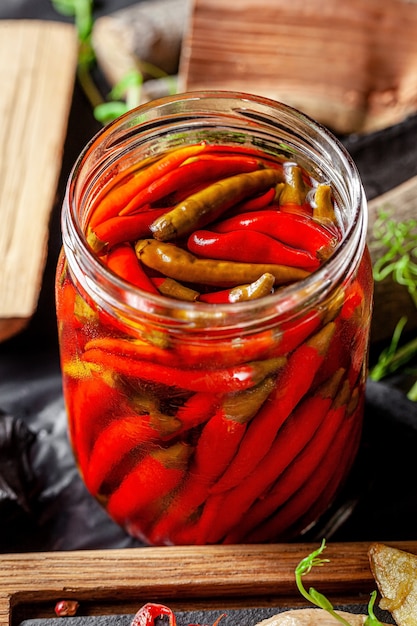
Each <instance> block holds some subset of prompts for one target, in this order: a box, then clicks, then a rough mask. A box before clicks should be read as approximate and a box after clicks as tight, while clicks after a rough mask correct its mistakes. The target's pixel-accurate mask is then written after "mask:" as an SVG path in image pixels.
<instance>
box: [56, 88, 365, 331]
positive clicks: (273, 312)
mask: <svg viewBox="0 0 417 626" xmlns="http://www.w3.org/2000/svg"><path fill="white" fill-rule="evenodd" d="M231 125H232V131H230V126H231ZM184 128H187V129H188V130H187V132H188V134H189V136H192V137H193V138H194V140H195V139H196V138H197V136H200V135H201V137H203V135H204V136H205V137H206V138H207V132H208V130H211V132H212V136H213V137H214V136H215V135H216V134H217V135H219V137H220V138H221V139H220V141H223V142H224V139H225V137H226V136H229V133H230V132H231V134H234V141H236V139H238V140H239V138H238V137H237V136H236V135H237V134H238V133H239V132H240V131H245V133H246V134H249V135H250V136H251V137H252V136H253V135H255V136H256V138H257V142H259V143H263V144H264V145H266V146H269V147H270V148H271V149H272V146H274V147H275V149H276V150H277V149H279V151H280V154H281V153H284V154H287V155H288V157H289V158H290V157H291V155H292V156H293V160H294V161H296V162H298V163H299V164H301V165H307V164H308V167H309V170H310V171H312V173H313V176H315V177H317V178H319V179H320V178H321V179H322V181H323V182H330V184H331V185H332V188H333V190H334V193H335V196H336V200H337V203H338V205H339V206H341V207H342V209H343V211H345V212H346V214H344V215H343V216H342V226H343V234H342V238H341V241H340V242H339V244H338V245H337V247H336V248H335V250H334V251H333V252H332V254H331V256H330V257H329V258H328V259H327V260H326V261H324V262H323V263H322V264H321V266H320V267H319V268H318V269H316V270H314V271H313V272H312V273H311V274H310V275H309V276H307V277H306V278H304V279H302V280H299V281H298V282H296V283H292V284H289V285H287V286H282V287H280V288H279V289H278V290H277V291H276V292H275V293H273V294H271V295H267V296H263V297H262V298H260V299H259V300H250V301H245V302H238V303H233V304H231V303H225V304H216V305H213V304H208V303H204V302H197V303H196V302H186V301H178V300H173V299H172V298H169V297H166V296H163V295H156V294H155V295H154V294H151V293H148V292H145V291H143V290H141V289H139V288H138V287H135V286H134V285H132V284H130V283H127V282H126V281H124V280H123V279H121V278H119V277H118V276H116V275H115V274H114V273H112V272H111V271H110V270H109V269H108V268H107V267H106V265H105V264H104V263H103V262H101V261H100V259H99V258H98V257H97V256H96V255H95V254H94V253H93V251H92V250H91V248H90V246H89V245H88V243H87V239H86V236H85V233H84V229H83V215H82V208H81V209H80V206H81V207H84V208H85V206H86V204H85V199H86V198H87V197H88V195H89V194H90V193H91V192H92V189H93V187H94V184H95V183H97V179H98V178H99V177H100V176H103V173H104V171H105V169H106V168H108V167H109V165H110V164H112V165H113V164H114V163H117V160H118V158H119V157H120V155H121V154H122V153H123V151H125V150H126V145H127V144H129V142H132V141H133V142H134V141H136V140H138V138H139V137H141V139H140V144H141V146H143V145H145V144H146V142H148V143H149V142H150V141H151V140H152V139H154V138H155V137H156V136H158V137H159V139H160V140H159V141H158V143H157V144H153V145H152V147H151V148H152V149H151V150H150V152H149V153H148V156H149V155H150V154H151V153H152V150H153V151H160V152H163V151H164V150H165V149H166V148H165V144H168V143H169V144H170V147H178V146H179V145H184V139H183V138H182V143H181V134H180V131H181V129H182V130H183V131H184ZM289 128H290V129H291V130H290V131H289V130H288V129H289ZM161 137H162V139H161ZM213 137H212V140H213ZM200 140H201V139H200ZM126 142H127V143H126ZM175 143H177V145H175ZM236 145H237V144H236ZM251 145H252V146H253V143H252V144H251ZM97 151H99V159H98V161H97V154H96V153H97ZM156 153H157V152H155V154H156ZM93 154H96V157H95V158H96V161H95V166H94V168H92V169H91V162H92V155H93ZM300 161H301V163H300ZM303 161H304V162H305V163H303ZM97 163H98V165H97ZM89 168H90V171H88V170H89ZM347 212H348V213H347ZM366 231H367V211H366V199H365V193H364V189H363V186H362V183H361V180H360V176H359V172H358V170H357V167H356V165H355V163H354V162H353V159H352V158H351V156H350V155H349V153H348V151H347V150H346V149H345V148H344V146H343V145H342V144H341V143H340V142H339V140H338V139H337V138H336V137H335V136H334V135H333V134H332V133H331V132H330V131H329V130H328V129H327V128H326V127H324V126H322V125H321V124H320V123H318V122H317V121H315V120H313V119H312V118H310V117H309V116H308V115H306V114H305V113H303V112H301V111H299V110H297V109H294V108H293V107H290V106H288V105H286V104H283V103H280V102H276V101H274V100H270V99H268V98H265V97H262V96H255V95H252V94H246V93H241V92H230V91H196V92H189V93H185V94H179V95H176V96H172V97H171V96H168V97H165V98H161V99H159V100H154V101H153V102H149V103H146V104H144V105H142V106H140V107H138V108H136V109H133V110H131V111H129V112H128V113H125V114H124V115H123V116H121V117H120V118H118V119H117V120H115V121H114V122H111V123H110V124H108V125H107V126H106V127H105V128H103V129H102V130H100V131H99V132H98V133H97V134H96V135H95V137H93V138H92V139H91V141H90V142H89V143H88V144H87V146H86V147H85V149H84V150H83V152H82V153H81V154H80V156H79V158H78V160H77V161H76V163H75V165H74V167H73V170H72V172H71V175H70V179H69V182H68V185H67V191H66V196H65V200H64V208H63V212H62V233H63V246H64V250H65V252H66V256H67V257H68V261H69V268H70V271H72V272H73V273H74V275H75V276H76V278H77V280H78V281H80V284H81V285H82V286H83V288H84V289H85V290H86V291H87V293H90V294H91V296H92V297H93V298H94V299H96V300H98V301H99V303H100V306H102V307H103V308H104V309H105V310H107V312H109V313H111V314H112V315H117V316H118V317H122V318H123V319H124V320H125V321H126V323H127V324H132V325H134V324H135V318H136V319H138V318H140V319H143V316H152V317H154V316H156V317H157V318H158V322H159V323H160V324H161V325H165V324H167V325H172V323H173V322H174V323H175V325H177V326H178V327H179V328H181V329H184V328H186V329H187V330H193V329H196V330H199V329H202V328H204V329H208V328H213V327H214V328H221V329H225V328H228V327H232V328H235V327H236V326H237V325H238V326H240V327H241V328H242V330H243V328H253V326H254V325H258V324H265V322H267V320H268V319H269V318H270V319H271V320H272V319H275V320H276V318H277V316H280V315H284V314H285V315H287V314H288V313H289V312H291V311H292V310H294V307H296V308H297V310H298V311H299V310H300V309H301V310H304V311H306V310H308V309H309V308H312V307H313V306H315V305H317V303H318V302H320V300H322V299H325V298H326V296H327V294H329V293H330V292H331V291H332V290H333V289H334V287H335V284H339V283H340V282H341V281H343V280H345V279H347V278H348V277H349V274H350V273H351V272H352V271H353V270H354V264H353V263H352V259H353V258H355V257H358V256H359V255H361V254H362V252H363V250H364V248H365V243H366ZM98 277H101V280H97V278H98Z"/></svg>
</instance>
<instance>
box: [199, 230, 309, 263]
mask: <svg viewBox="0 0 417 626" xmlns="http://www.w3.org/2000/svg"><path fill="white" fill-rule="evenodd" d="M187 248H188V250H189V251H190V252H192V253H193V254H196V255H198V256H200V257H201V256H202V257H208V258H212V259H223V260H226V261H243V262H245V263H259V260H260V259H262V262H263V263H275V264H277V265H288V266H290V267H301V268H303V269H305V270H306V271H312V270H314V269H317V268H318V267H319V265H320V261H319V259H318V258H317V257H315V256H313V255H311V254H310V253H308V252H305V251H304V250H298V249H297V248H290V246H288V245H286V244H284V243H281V242H280V241H277V240H276V239H273V238H272V237H270V236H269V235H265V234H264V233H260V232H257V231H250V232H248V231H247V230H244V229H240V230H233V231H228V232H227V233H215V232H211V231H208V230H196V231H195V232H194V233H193V234H192V235H190V237H189V238H188V241H187Z"/></svg>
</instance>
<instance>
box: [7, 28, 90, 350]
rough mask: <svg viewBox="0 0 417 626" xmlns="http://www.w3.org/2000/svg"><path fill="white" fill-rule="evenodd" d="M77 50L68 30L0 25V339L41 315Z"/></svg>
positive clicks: (74, 36)
mask: <svg viewBox="0 0 417 626" xmlns="http://www.w3.org/2000/svg"><path fill="white" fill-rule="evenodd" d="M77 49H78V44H77V37H76V32H75V29H74V27H73V26H72V25H70V24H63V23H58V22H43V21H37V20H16V21H14V20H0V83H1V85H2V88H1V92H0V120H1V122H0V211H1V215H2V219H1V224H2V227H1V229H0V294H1V299H0V340H2V339H6V338H8V337H10V336H11V335H13V334H15V333H16V332H18V331H19V330H21V329H22V328H23V327H24V326H25V325H26V324H27V322H28V320H29V319H30V317H31V316H32V314H33V313H34V311H35V310H36V306H37V302H38V296H39V290H40V286H41V282H42V274H43V269H44V264H45V259H46V253H47V242H48V228H49V218H50V213H51V210H52V207H53V204H54V200H55V195H56V188H57V182H58V176H59V173H60V170H61V159H62V151H63V146H64V141H65V136H66V129H67V120H68V114H69V109H70V105H71V99H72V91H73V85H74V77H75V68H76V62H77Z"/></svg>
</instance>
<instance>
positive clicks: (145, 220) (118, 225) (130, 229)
mask: <svg viewBox="0 0 417 626" xmlns="http://www.w3.org/2000/svg"><path fill="white" fill-rule="evenodd" d="M164 213H166V208H159V209H151V208H149V209H147V210H144V211H142V212H141V213H136V214H135V215H116V216H115V217H110V218H109V219H107V220H105V221H104V222H100V224H98V225H97V226H95V227H94V228H91V229H90V231H89V233H88V243H89V244H90V246H91V248H92V249H93V250H94V252H96V253H97V254H99V253H101V252H103V251H106V250H108V249H109V248H111V247H112V246H115V245H116V244H118V243H120V244H121V243H126V242H134V241H136V240H137V239H143V238H145V237H150V236H151V230H150V226H151V224H152V222H153V221H154V220H155V219H156V218H157V217H159V216H160V215H163V214H164Z"/></svg>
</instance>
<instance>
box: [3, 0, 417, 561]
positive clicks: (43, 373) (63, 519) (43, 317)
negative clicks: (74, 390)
mask: <svg viewBox="0 0 417 626" xmlns="http://www.w3.org/2000/svg"><path fill="white" fill-rule="evenodd" d="M129 4H133V2H132V1H129V0H102V1H101V2H97V3H96V7H97V9H96V13H95V15H96V16H98V15H103V14H106V13H110V12H112V11H114V10H117V9H118V8H122V7H123V6H126V5H129ZM10 18H31V19H33V18H40V19H57V20H60V19H64V18H62V17H61V16H59V15H57V14H56V12H55V11H54V9H53V8H52V6H51V4H50V2H49V0H37V1H36V2H33V0H2V2H1V3H0V19H10ZM416 128H417V118H410V119H408V120H406V121H405V122H404V123H402V124H400V125H398V126H396V127H393V128H392V129H387V130H386V131H381V132H379V133H375V134H373V135H370V136H366V137H361V136H350V137H344V138H342V139H343V141H344V143H345V145H346V146H347V148H348V149H349V150H350V152H351V154H352V156H353V157H354V158H355V160H356V162H357V164H358V167H359V169H360V172H361V175H362V179H363V182H364V185H365V190H366V192H367V195H368V198H372V197H374V196H376V195H379V194H381V193H383V192H384V191H386V190H388V189H390V188H392V187H394V186H395V185H397V184H399V183H400V182H402V181H403V180H406V179H407V178H409V177H411V176H414V175H416V174H417V158H416V156H417V154H416V153H417V147H416V145H415V141H414V137H415V132H416ZM98 130H99V125H98V123H97V122H96V121H95V120H94V118H93V115H92V111H91V108H90V105H89V103H88V102H87V101H86V99H85V97H84V94H83V93H82V92H81V90H80V88H79V86H78V84H76V85H75V89H74V96H73V102H72V108H71V114H70V119H69V125H68V133H67V139H66V144H65V151H64V158H63V164H62V172H61V178H60V181H59V187H58V194H57V200H56V205H55V207H54V210H53V213H52V216H51V224H50V241H49V251H48V259H47V264H46V269H45V273H44V280H43V285H42V290H41V293H40V298H39V305H38V308H37V311H36V314H35V315H34V317H33V319H32V320H31V322H30V323H29V325H28V327H27V328H26V329H25V330H24V331H23V332H22V333H20V334H19V335H17V336H15V337H13V338H11V339H9V340H8V341H6V342H4V343H3V344H0V551H1V552H29V551H44V550H45V551H48V550H74V549H96V548H116V547H117V548H120V547H123V548H126V547H133V546H138V545H141V544H140V542H139V541H136V540H134V539H132V538H131V537H129V536H128V535H127V534H126V533H125V532H124V531H123V530H121V529H120V528H119V527H118V526H116V525H115V524H114V523H113V522H112V521H111V520H110V519H109V518H108V516H107V515H106V513H105V512H104V511H103V509H102V508H101V507H100V506H99V505H98V504H97V503H96V502H95V501H94V500H93V499H92V498H91V497H90V496H89V494H88V493H87V491H86V489H85V487H84V486H83V484H82V482H81V479H80V477H79V475H78V472H77V470H76V467H75V464H74V459H73V456H72V453H71V449H70V446H69V442H68V436H67V430H66V416H65V409H64V403H63V398H62V389H61V378H60V367H59V357H58V345H57V332H56V320H55V303H54V277H55V267H56V262H57V258H58V254H59V250H60V247H61V236H60V209H61V203H62V198H63V193H64V186H65V182H66V180H67V178H68V175H69V172H70V169H71V167H72V164H73V163H74V161H75V159H76V157H77V156H78V154H79V152H80V151H81V149H82V148H83V147H84V145H85V144H86V143H87V141H88V140H89V139H90V138H91V137H92V136H93V135H94V134H95V132H97V131H98ZM387 155H389V157H387ZM416 424H417V404H415V403H411V402H409V401H407V400H406V398H405V397H404V394H403V393H402V392H401V391H400V390H399V389H398V388H397V387H396V386H395V385H394V386H392V385H387V384H381V383H369V385H368V390H367V402H366V411H365V428H364V434H363V441H362V445H361V450H360V454H359V456H358V459H357V462H356V464H355V467H354V470H353V472H352V475H351V478H350V480H349V481H348V484H347V485H346V487H345V489H344V491H343V493H342V494H341V495H340V497H339V498H338V501H337V502H336V503H335V505H334V507H333V508H332V510H331V511H329V513H328V514H327V515H326V516H325V518H323V520H322V521H321V522H320V524H319V525H318V526H317V527H316V528H315V529H313V530H312V531H311V532H310V533H309V534H307V535H306V537H305V538H306V539H316V537H321V536H323V533H324V534H325V536H326V538H327V539H328V540H330V539H332V540H346V541H351V540H352V541H354V540H355V541H357V540H408V539H415V528H414V520H415V519H416V514H417V498H416V495H415V489H414V476H415V469H414V457H413V455H414V454H415V451H416V450H417V432H416Z"/></svg>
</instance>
